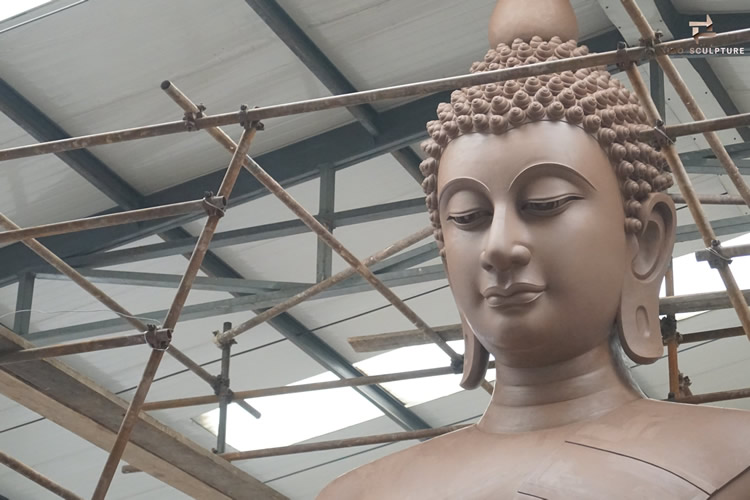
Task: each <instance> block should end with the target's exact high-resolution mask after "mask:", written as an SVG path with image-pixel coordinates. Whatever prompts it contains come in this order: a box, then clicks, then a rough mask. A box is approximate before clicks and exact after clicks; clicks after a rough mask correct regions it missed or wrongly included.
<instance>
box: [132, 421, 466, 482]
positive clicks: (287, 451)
mask: <svg viewBox="0 0 750 500" xmlns="http://www.w3.org/2000/svg"><path fill="white" fill-rule="evenodd" d="M469 425H471V424H464V425H449V426H446V427H438V428H435V429H422V430H418V431H406V432H393V433H390V434H377V435H374V436H361V437H355V438H347V439H336V440H332V441H320V442H317V443H305V444H293V445H291V446H280V447H277V448H265V449H262V450H251V451H238V452H232V453H222V454H221V455H219V456H220V457H221V458H223V459H224V460H228V461H230V462H236V461H239V460H250V459H252V458H264V457H278V456H281V455H293V454H297V453H308V452H311V451H324V450H336V449H341V448H353V447H356V446H369V445H374V444H385V443H396V442H400V441H412V440H416V439H419V440H423V439H431V438H434V437H438V436H442V435H443V434H448V433H449V432H454V431H458V430H461V429H464V428H466V427H468V426H469ZM122 472H123V474H131V473H134V472H141V471H140V469H138V468H136V467H133V466H130V465H126V466H123V468H122Z"/></svg>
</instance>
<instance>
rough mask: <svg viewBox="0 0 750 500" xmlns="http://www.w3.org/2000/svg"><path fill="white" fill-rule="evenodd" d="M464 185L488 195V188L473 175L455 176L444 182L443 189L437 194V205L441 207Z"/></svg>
mask: <svg viewBox="0 0 750 500" xmlns="http://www.w3.org/2000/svg"><path fill="white" fill-rule="evenodd" d="M464 187H466V188H472V189H475V190H478V191H482V192H483V194H484V195H485V196H487V197H489V196H490V188H488V187H487V185H486V184H484V183H483V182H481V181H478V180H477V179H474V178H473V177H455V178H453V179H451V180H449V181H448V182H446V183H445V185H444V186H443V189H442V190H441V191H440V193H439V194H438V207H439V208H442V207H443V205H444V204H445V203H447V202H448V200H450V198H451V196H453V195H454V194H455V193H457V192H458V191H459V190H460V189H461V188H464Z"/></svg>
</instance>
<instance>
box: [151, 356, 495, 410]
mask: <svg viewBox="0 0 750 500" xmlns="http://www.w3.org/2000/svg"><path fill="white" fill-rule="evenodd" d="M494 366H495V362H494V361H492V362H490V364H489V368H493V367H494ZM455 373H456V370H455V369H454V368H453V367H450V366H446V367H443V368H428V369H425V370H414V371H408V372H400V373H387V374H384V375H367V376H364V377H352V378H344V379H341V380H331V381H329V382H315V383H311V384H298V385H285V386H281V387H269V388H265V389H250V390H248V391H236V392H234V393H233V398H234V399H233V400H234V401H237V400H240V399H251V398H264V397H267V396H280V395H285V394H297V393H300V392H312V391H325V390H328V389H338V388H341V387H359V386H362V385H375V384H386V383H389V382H398V381H402V380H414V379H418V378H428V377H438V376H441V375H451V374H455ZM216 403H219V397H218V396H194V397H188V398H179V399H168V400H164V401H154V402H151V403H146V404H144V405H143V411H152V410H168V409H174V408H186V407H189V406H200V405H208V404H216Z"/></svg>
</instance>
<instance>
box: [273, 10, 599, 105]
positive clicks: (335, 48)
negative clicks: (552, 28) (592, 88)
mask: <svg viewBox="0 0 750 500" xmlns="http://www.w3.org/2000/svg"><path fill="white" fill-rule="evenodd" d="M280 3H281V5H282V6H283V7H284V9H285V10H286V11H287V12H288V13H289V14H290V15H291V16H292V18H293V19H294V20H295V21H296V22H297V23H298V24H299V25H300V26H301V27H302V28H303V29H304V30H305V32H306V33H307V35H308V36H310V38H312V40H313V41H314V42H315V44H316V45H318V47H320V48H321V50H322V51H323V53H325V54H326V55H327V56H328V57H329V58H330V59H331V60H332V62H333V63H334V64H335V65H336V66H337V67H338V68H339V69H340V70H341V71H342V73H343V74H344V75H345V76H346V77H347V78H348V79H349V80H350V81H351V82H352V83H353V84H354V86H355V87H356V88H358V89H360V90H365V89H372V88H378V87H385V86H389V85H395V84H401V83H409V82H415V81H421V80H429V79H433V78H441V77H446V76H452V75H460V74H465V73H467V72H468V69H469V66H471V63H472V62H473V61H476V60H480V59H481V58H482V57H483V56H484V54H485V52H486V51H487V48H488V42H487V31H486V28H485V26H486V25H487V19H488V18H489V16H490V13H491V12H492V9H493V7H494V5H495V1H494V0H481V1H475V2H458V3H457V2H451V1H449V0H416V1H410V2H397V1H390V0H362V1H359V2H347V1H343V0H323V1H319V2H316V3H315V9H310V8H307V6H306V5H305V4H304V3H301V2H294V1H291V0H284V1H281V2H280ZM573 4H574V6H575V8H576V13H577V15H578V17H579V27H580V30H581V34H582V37H583V38H585V37H587V36H590V35H592V34H595V33H598V32H601V31H605V30H606V29H607V28H608V27H609V26H610V25H611V23H610V22H609V20H608V19H607V17H606V15H605V14H604V12H603V11H602V9H601V7H599V5H598V4H597V3H596V2H595V1H592V0H585V1H574V2H573ZM364 26H367V28H366V29H363V27H364ZM477 27H481V29H477ZM390 105H393V103H391V104H390ZM390 105H389V103H387V102H386V103H378V104H377V107H378V108H379V109H384V108H387V107H389V106H390Z"/></svg>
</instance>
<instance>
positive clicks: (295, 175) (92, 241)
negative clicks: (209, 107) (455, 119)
mask: <svg viewBox="0 0 750 500" xmlns="http://www.w3.org/2000/svg"><path fill="white" fill-rule="evenodd" d="M449 98H450V95H449V94H448V93H440V94H435V95H432V96H428V97H425V98H422V99H419V100H417V101H413V102H410V103H408V104H404V105H402V106H398V107H396V108H394V109H391V110H388V111H386V112H385V113H383V114H382V115H381V118H382V121H383V123H384V125H385V128H384V132H383V133H382V134H380V135H379V136H378V137H375V138H373V137H372V136H371V135H370V134H369V133H367V131H365V130H364V129H363V128H362V127H361V126H360V125H359V124H356V123H354V124H349V125H344V126H342V127H339V128H337V129H334V130H331V131H328V132H325V133H323V134H320V135H318V136H315V137H311V138H308V139H305V140H302V141H300V142H297V143H295V144H292V145H290V146H286V147H283V148H280V149H277V150H275V151H272V152H270V153H266V154H263V155H260V156H258V157H256V158H255V159H256V160H257V161H258V163H260V164H261V165H263V166H264V168H265V169H266V171H268V172H269V173H270V174H271V175H273V177H274V178H275V179H276V180H277V181H278V182H280V183H281V184H282V186H284V187H285V188H288V187H290V186H293V185H296V184H299V183H302V182H306V181H310V180H312V179H315V178H317V177H318V175H319V167H320V165H324V164H329V165H333V167H334V168H336V169H341V168H345V167H349V166H352V165H356V164H357V163H360V162H363V161H366V160H369V159H371V158H375V157H377V156H380V155H382V154H384V153H388V152H390V151H393V150H395V149H399V148H401V147H404V146H407V145H409V144H413V143H414V142H417V141H419V140H421V139H424V138H425V137H426V135H427V132H426V131H425V128H424V124H425V122H426V121H427V119H428V117H430V116H431V115H433V114H434V113H435V109H436V108H437V105H438V103H440V102H442V101H445V100H447V99H449ZM223 175H224V171H223V170H217V171H214V172H211V173H209V174H205V175H202V176H200V177H198V178H195V179H192V180H189V181H186V182H183V183H181V184H178V185H176V186H173V187H171V188H167V189H164V190H162V191H160V192H157V193H154V194H151V195H149V196H146V197H145V203H144V207H149V206H158V205H163V204H167V203H172V202H177V201H186V200H191V199H195V197H196V196H200V195H202V194H203V193H204V192H205V190H206V186H218V185H219V183H220V182H221V178H222V177H223ZM267 194H268V191H267V190H266V188H265V187H263V186H262V185H261V184H260V183H259V182H258V181H257V180H256V179H255V178H254V177H252V176H249V175H241V176H240V177H239V179H238V180H237V185H236V186H235V190H234V192H233V193H232V200H231V203H230V205H237V204H241V203H245V202H248V201H251V200H254V199H257V198H260V197H262V196H266V195H267ZM110 212H111V211H110ZM105 213H109V212H105ZM196 218H197V217H195V216H189V217H179V218H174V219H169V220H162V221H158V223H150V222H146V223H142V224H129V225H122V226H113V227H110V228H103V229H98V230H93V231H89V232H87V233H86V234H85V235H82V234H69V235H59V236H52V237H49V238H43V239H41V240H40V241H42V242H43V243H44V245H45V246H47V247H48V248H49V249H50V250H52V251H53V252H55V253H56V254H57V255H59V256H60V257H62V258H68V257H72V256H76V255H86V254H90V253H92V252H96V251H101V250H108V249H111V248H114V247H117V246H120V245H125V244H128V243H132V242H133V241H137V240H139V239H141V238H144V237H146V236H151V235H153V234H157V233H159V232H162V231H165V230H167V229H169V228H171V227H177V226H181V225H184V224H186V223H187V222H189V221H191V220H196ZM40 265H43V262H42V260H41V259H39V258H38V257H37V256H36V255H34V254H33V253H32V252H30V251H28V249H26V248H25V247H24V246H23V245H21V244H15V245H11V246H9V247H6V248H2V249H0V286H5V285H7V284H9V283H12V282H14V281H15V280H16V279H17V274H18V272H19V271H22V270H24V269H28V268H34V267H38V266H40Z"/></svg>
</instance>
